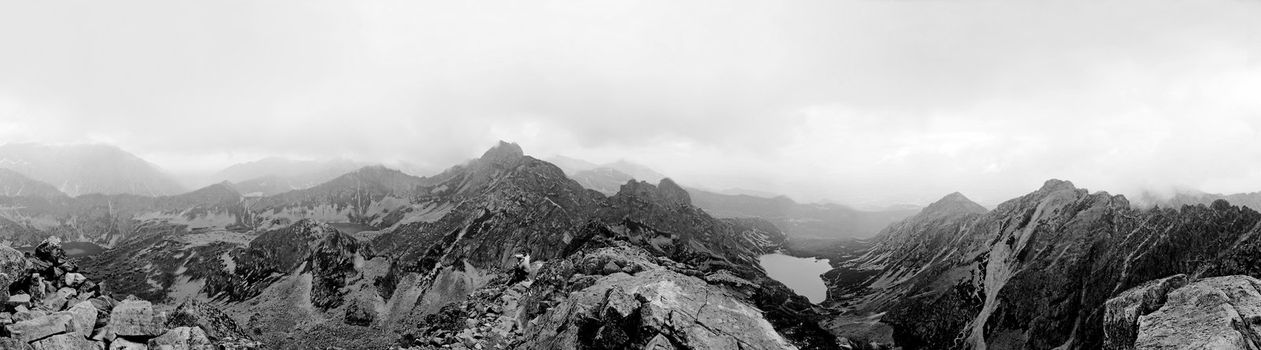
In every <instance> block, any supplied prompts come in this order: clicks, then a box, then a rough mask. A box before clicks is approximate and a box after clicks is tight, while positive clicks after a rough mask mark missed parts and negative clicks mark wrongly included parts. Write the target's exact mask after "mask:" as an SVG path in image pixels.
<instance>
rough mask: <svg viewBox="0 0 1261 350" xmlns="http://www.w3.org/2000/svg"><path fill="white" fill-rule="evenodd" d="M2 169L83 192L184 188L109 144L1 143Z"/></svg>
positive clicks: (147, 192) (150, 193)
mask: <svg viewBox="0 0 1261 350" xmlns="http://www.w3.org/2000/svg"><path fill="white" fill-rule="evenodd" d="M0 168H4V169H9V170H13V171H15V172H17V173H20V174H22V175H25V176H26V177H29V178H31V179H34V180H37V181H40V182H44V183H47V184H50V185H53V186H55V187H56V188H57V189H58V190H59V191H61V192H62V193H65V194H67V195H70V196H78V195H82V194H89V193H96V194H134V195H141V196H161V195H172V194H178V193H180V192H183V191H184V189H183V187H182V186H180V185H179V184H178V182H176V181H175V180H174V179H173V178H172V177H171V176H170V175H168V174H166V173H165V172H163V171H162V170H161V169H158V167H157V166H155V165H153V164H152V163H149V162H147V161H145V160H143V159H140V158H139V157H136V156H135V155H133V154H131V153H127V152H126V151H123V150H121V149H119V148H117V147H113V146H106V145H70V146H50V145H40V144H15V143H10V144H4V145H0Z"/></svg>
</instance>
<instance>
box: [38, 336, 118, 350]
mask: <svg viewBox="0 0 1261 350" xmlns="http://www.w3.org/2000/svg"><path fill="white" fill-rule="evenodd" d="M31 347H32V348H34V349H35V350H87V349H104V348H105V344H104V343H101V342H96V341H91V340H88V339H86V338H83V337H80V336H79V335H78V334H75V333H66V334H58V335H54V336H51V337H48V338H44V339H42V340H39V341H36V342H33V343H31Z"/></svg>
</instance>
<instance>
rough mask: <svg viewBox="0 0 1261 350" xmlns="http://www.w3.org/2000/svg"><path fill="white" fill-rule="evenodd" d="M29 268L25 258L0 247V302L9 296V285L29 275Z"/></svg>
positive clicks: (15, 250) (16, 252)
mask: <svg viewBox="0 0 1261 350" xmlns="http://www.w3.org/2000/svg"><path fill="white" fill-rule="evenodd" d="M30 268H31V265H30V262H28V261H27V259H26V256H25V255H24V254H22V252H20V251H18V250H17V249H13V248H11V247H8V246H0V301H3V300H5V299H7V298H8V296H9V285H11V284H12V283H14V282H17V279H18V278H19V277H24V276H28V275H30V272H28V270H29V269H30Z"/></svg>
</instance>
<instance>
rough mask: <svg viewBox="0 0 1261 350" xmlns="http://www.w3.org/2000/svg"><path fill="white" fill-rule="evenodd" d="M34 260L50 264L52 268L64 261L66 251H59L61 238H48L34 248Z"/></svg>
mask: <svg viewBox="0 0 1261 350" xmlns="http://www.w3.org/2000/svg"><path fill="white" fill-rule="evenodd" d="M35 258H36V259H39V260H43V261H46V262H49V263H51V264H52V265H53V266H56V265H60V264H61V263H62V262H63V261H66V251H64V250H62V249H61V238H58V237H57V236H49V237H48V238H47V239H44V241H43V242H40V243H39V245H37V246H35Z"/></svg>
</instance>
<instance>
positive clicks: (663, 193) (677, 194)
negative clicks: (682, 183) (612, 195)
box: [617, 179, 692, 205]
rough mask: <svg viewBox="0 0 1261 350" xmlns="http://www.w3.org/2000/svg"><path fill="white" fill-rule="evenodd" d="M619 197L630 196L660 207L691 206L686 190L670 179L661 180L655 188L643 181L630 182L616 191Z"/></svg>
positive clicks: (690, 199) (690, 198)
mask: <svg viewBox="0 0 1261 350" xmlns="http://www.w3.org/2000/svg"><path fill="white" fill-rule="evenodd" d="M617 195H619V196H630V197H635V198H640V199H642V200H645V201H649V202H653V203H658V204H661V205H691V204H692V197H691V196H690V195H688V194H687V190H684V189H683V188H682V187H679V185H678V184H676V183H674V181H671V180H670V179H662V180H661V182H660V183H659V184H658V185H657V186H653V185H652V184H650V183H648V182H644V181H636V180H630V181H627V182H626V184H624V185H622V187H621V188H620V189H619V190H618V191H617Z"/></svg>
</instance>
